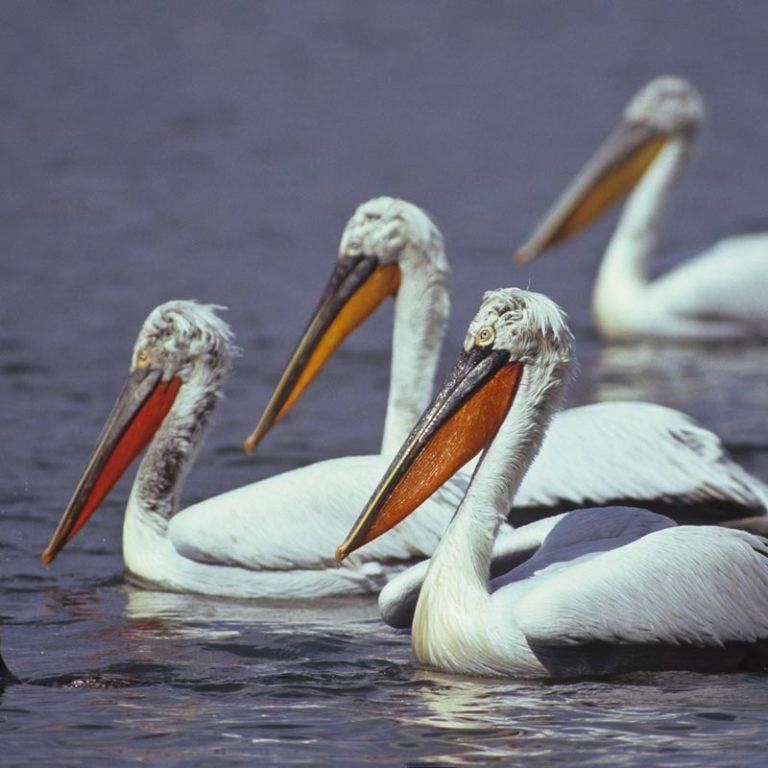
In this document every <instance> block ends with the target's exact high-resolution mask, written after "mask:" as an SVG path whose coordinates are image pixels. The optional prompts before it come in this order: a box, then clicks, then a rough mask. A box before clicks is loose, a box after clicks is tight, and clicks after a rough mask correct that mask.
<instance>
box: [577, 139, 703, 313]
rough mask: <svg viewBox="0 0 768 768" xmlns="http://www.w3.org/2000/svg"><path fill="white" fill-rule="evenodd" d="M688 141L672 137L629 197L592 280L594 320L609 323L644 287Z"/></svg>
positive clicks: (689, 141) (646, 283)
mask: <svg viewBox="0 0 768 768" xmlns="http://www.w3.org/2000/svg"><path fill="white" fill-rule="evenodd" d="M690 144H691V138H690V136H688V135H683V136H678V137H675V138H673V139H670V140H669V141H668V142H667V143H666V144H665V146H664V147H663V149H662V150H661V151H660V152H659V154H658V156H657V157H656V159H655V160H654V161H653V163H652V164H651V166H650V168H648V170H647V171H646V172H645V174H644V175H643V177H642V179H641V180H640V182H639V183H638V184H637V186H636V187H635V189H634V191H633V192H632V194H631V195H630V197H629V199H628V200H627V202H626V204H625V206H624V209H623V211H622V213H621V217H620V219H619V223H618V225H617V227H616V230H615V232H614V233H613V237H611V240H610V242H609V244H608V248H607V249H606V251H605V254H604V256H603V261H602V263H601V265H600V269H599V271H598V274H597V279H596V281H595V289H594V293H593V296H592V307H593V312H594V314H595V318H596V320H597V321H598V325H600V324H601V320H603V319H605V320H606V322H609V320H608V318H609V317H610V316H615V315H616V314H617V311H619V312H620V310H621V308H622V307H626V306H628V304H629V303H630V302H632V301H636V300H637V299H638V298H639V297H640V296H641V294H642V293H643V291H644V290H645V289H646V287H647V285H648V260H649V258H650V256H651V254H652V253H653V251H654V250H655V248H656V241H657V239H658V228H659V220H660V218H661V214H662V212H663V210H664V209H665V208H666V206H667V200H668V197H669V193H670V191H671V189H672V187H673V185H674V184H675V182H676V181H677V178H678V175H679V173H680V171H681V170H682V168H683V166H684V165H685V162H686V160H687V157H688V150H689V148H690ZM614 307H616V308H617V309H616V310H614V309H613V308H614Z"/></svg>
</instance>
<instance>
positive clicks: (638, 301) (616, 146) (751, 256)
mask: <svg viewBox="0 0 768 768" xmlns="http://www.w3.org/2000/svg"><path fill="white" fill-rule="evenodd" d="M702 116H703V108H702V104H701V98H700V96H699V94H698V93H697V92H696V90H695V89H694V88H693V86H691V85H690V83H688V82H686V81H685V80H682V79H680V78H677V77H668V76H667V77H660V78H657V79H655V80H652V81H651V82H650V83H648V84H647V85H646V86H644V87H643V88H642V89H641V90H640V91H639V92H638V93H637V94H636V95H635V96H634V97H633V99H632V100H631V101H630V102H629V104H628V105H627V108H626V110H625V113H624V120H623V122H622V123H621V125H620V126H619V128H618V129H617V130H616V131H615V132H614V133H613V134H611V136H610V138H609V139H608V140H607V141H606V143H605V144H604V145H603V146H602V147H601V148H600V150H599V151H598V152H597V153H596V154H595V156H594V157H593V158H592V159H591V160H590V161H589V162H588V163H587V165H586V166H585V167H584V168H583V170H582V171H581V173H580V174H579V175H578V176H577V178H576V179H575V180H574V182H573V183H572V184H571V185H570V186H569V187H568V189H567V190H566V191H565V192H564V193H563V195H562V196H561V197H560V199H559V200H558V201H557V202H556V203H555V204H554V205H553V206H552V208H551V209H550V211H549V212H548V213H547V214H546V216H545V217H544V219H543V220H542V222H541V224H540V225H539V226H538V228H537V229H536V231H535V233H534V234H533V235H532V237H531V239H530V240H529V242H528V243H527V244H526V245H525V246H523V247H522V248H521V249H520V250H519V251H518V258H519V259H520V260H523V261H527V260H530V259H532V258H535V257H536V256H537V255H538V254H539V253H540V252H541V251H543V250H544V249H546V248H547V247H549V246H550V245H553V244H555V243H558V242H561V241H562V240H564V239H566V238H567V237H570V236H571V235H572V234H574V233H575V232H577V231H578V230H579V229H581V228H582V227H584V226H586V225H587V224H588V223H589V222H590V221H591V220H592V219H594V218H595V217H596V216H598V215H599V214H600V213H601V212H602V211H604V210H606V209H607V208H608V206H609V205H610V204H611V203H613V202H614V201H615V200H617V199H618V198H619V197H620V196H621V194H623V193H624V192H626V191H627V190H628V189H630V188H631V187H632V186H633V185H635V187H634V191H633V192H632V194H631V195H630V197H629V199H628V201H627V203H626V205H625V207H624V210H623V212H622V215H621V218H620V219H619V223H618V225H617V227H616V230H615V232H614V234H613V237H612V238H611V241H610V243H609V244H608V248H607V249H606V252H605V255H604V256H603V261H602V264H601V266H600V269H599V271H598V275H597V280H596V282H595V289H594V293H593V296H592V313H593V317H594V320H595V325H596V326H597V329H598V330H599V331H600V334H601V335H602V336H603V337H604V338H607V339H616V340H628V339H637V338H677V339H699V340H706V339H731V338H749V337H755V336H766V335H768V302H767V301H766V300H765V297H766V295H767V294H768V233H759V234H749V235H742V236H737V237H731V238H728V239H726V240H722V241H720V242H718V243H716V244H715V245H714V246H712V247H711V248H710V249H709V250H707V251H705V252H704V253H702V254H700V255H699V256H697V257H695V258H692V259H690V260H688V261H686V262H684V263H682V264H681V265H679V266H677V267H675V268H673V269H672V270H670V271H669V272H666V273H665V274H662V275H659V276H658V277H651V276H650V275H649V261H650V258H651V256H652V255H653V252H654V250H655V248H656V242H657V237H658V227H659V222H660V219H661V215H662V213H663V211H664V209H665V208H666V207H667V202H668V198H669V194H670V192H671V189H672V187H673V185H674V183H675V182H676V181H677V178H678V176H679V174H680V171H681V170H682V168H683V167H684V165H685V163H686V161H687V159H688V155H689V150H690V146H691V144H692V143H693V140H694V138H695V135H696V132H697V130H698V127H699V124H700V122H701V119H702Z"/></svg>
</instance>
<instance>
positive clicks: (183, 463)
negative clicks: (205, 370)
mask: <svg viewBox="0 0 768 768" xmlns="http://www.w3.org/2000/svg"><path fill="white" fill-rule="evenodd" d="M219 384H220V379H219V378H217V377H214V378H207V380H206V381H199V380H192V381H188V382H185V383H184V384H183V385H182V387H181V388H180V389H179V394H178V395H177V397H176V402H174V404H173V408H171V410H170V411H169V412H168V415H167V416H166V417H165V419H164V421H163V423H162V424H161V425H160V428H159V429H158V430H157V432H156V433H155V435H154V437H153V438H152V442H151V443H150V444H149V447H148V448H147V452H146V454H145V455H144V458H143V459H142V461H141V464H140V465H139V469H138V472H137V473H136V479H135V480H134V481H133V487H132V488H131V495H130V498H129V500H128V508H127V510H126V524H129V525H130V524H134V523H139V524H140V525H141V526H142V527H144V526H147V525H149V526H151V527H152V528H153V529H155V531H156V532H157V533H159V534H160V535H163V534H165V531H166V529H167V527H168V521H169V520H170V519H171V518H172V517H173V516H174V515H175V514H176V512H178V510H179V499H180V497H181V489H182V484H183V481H184V478H185V476H186V473H187V471H188V470H189V468H190V467H191V466H192V463H193V462H194V459H195V456H196V455H197V451H198V449H199V447H200V444H201V443H202V437H203V433H204V432H205V430H206V428H207V427H208V424H209V423H210V420H211V415H212V413H213V410H214V408H215V407H216V403H217V402H218V399H219Z"/></svg>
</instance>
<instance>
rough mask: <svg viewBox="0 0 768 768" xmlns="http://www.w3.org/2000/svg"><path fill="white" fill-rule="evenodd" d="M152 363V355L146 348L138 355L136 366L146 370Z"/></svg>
mask: <svg viewBox="0 0 768 768" xmlns="http://www.w3.org/2000/svg"><path fill="white" fill-rule="evenodd" d="M151 362H152V353H151V352H150V351H149V350H148V349H147V348H146V347H142V348H141V349H140V350H139V351H138V352H137V353H136V365H138V366H139V368H146V367H147V366H148V365H149V364H150V363H151Z"/></svg>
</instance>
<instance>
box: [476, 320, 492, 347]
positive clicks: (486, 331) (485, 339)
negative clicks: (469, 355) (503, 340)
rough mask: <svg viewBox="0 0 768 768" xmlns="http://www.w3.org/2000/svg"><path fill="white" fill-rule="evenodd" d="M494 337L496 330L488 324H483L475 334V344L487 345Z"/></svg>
mask: <svg viewBox="0 0 768 768" xmlns="http://www.w3.org/2000/svg"><path fill="white" fill-rule="evenodd" d="M495 339H496V331H495V330H494V329H493V327H492V326H490V325H484V326H483V327H482V328H481V329H480V330H479V331H478V332H477V333H476V334H475V344H476V345H477V346H478V347H487V346H489V345H491V344H493V342H494V340H495Z"/></svg>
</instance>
